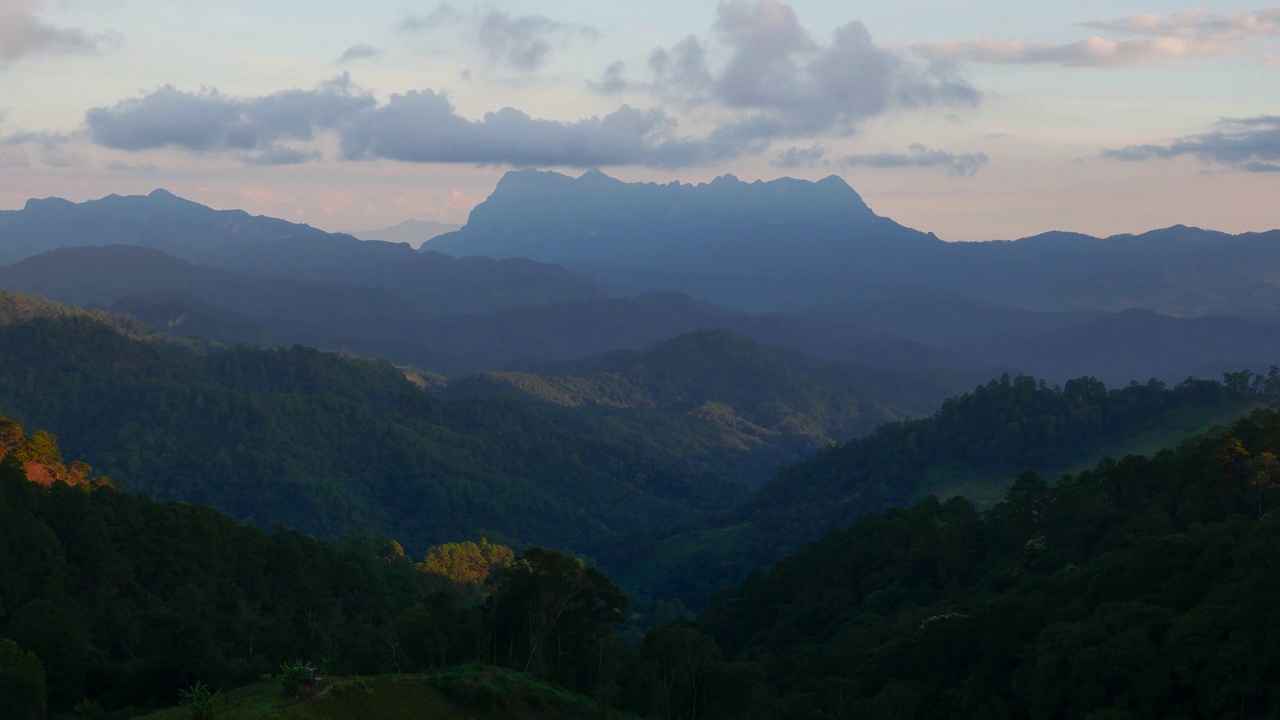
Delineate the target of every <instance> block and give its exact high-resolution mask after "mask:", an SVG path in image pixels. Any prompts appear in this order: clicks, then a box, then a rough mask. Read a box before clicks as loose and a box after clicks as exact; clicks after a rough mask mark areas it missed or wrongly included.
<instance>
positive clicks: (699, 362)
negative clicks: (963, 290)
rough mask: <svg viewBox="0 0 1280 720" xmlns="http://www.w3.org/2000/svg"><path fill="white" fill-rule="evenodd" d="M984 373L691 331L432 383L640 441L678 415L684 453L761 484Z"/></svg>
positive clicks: (918, 410)
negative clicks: (537, 406) (606, 427)
mask: <svg viewBox="0 0 1280 720" xmlns="http://www.w3.org/2000/svg"><path fill="white" fill-rule="evenodd" d="M988 377H990V374H989V373H988V372H987V371H977V370H941V369H925V368H874V367H868V366H864V365H855V364H851V363H837V362H828V361H821V360H815V359H812V358H809V357H806V356H804V355H801V354H799V353H797V352H795V351H791V350H786V349H783V348H776V347H767V346H765V345H762V344H760V343H758V342H756V341H754V340H751V339H750V338H747V337H744V336H742V335H738V334H736V333H732V332H729V331H727V330H699V331H695V332H691V333H686V334H684V335H680V336H679V337H676V338H674V339H672V340H667V341H664V342H661V343H658V344H656V345H652V346H650V347H648V348H646V349H644V350H638V351H616V352H613V353H607V354H604V355H600V356H596V357H592V358H587V359H586V360H581V361H568V362H562V363H557V364H554V365H550V366H545V367H543V368H541V369H539V370H538V372H536V373H535V372H485V373H480V374H479V375H474V376H471V377H467V378H463V379H461V380H458V381H452V382H450V383H449V385H448V387H447V388H445V389H444V390H443V392H445V393H447V394H449V395H454V396H467V397H491V396H508V397H519V398H523V399H529V400H536V401H539V402H544V403H548V404H552V405H558V406H563V407H573V408H583V412H584V413H587V412H589V411H595V412H593V413H591V414H592V415H594V416H599V417H600V418H601V422H609V423H612V424H615V425H617V426H619V429H620V431H625V432H626V434H627V436H628V437H631V438H633V442H636V443H638V444H649V443H653V444H661V443H663V442H664V441H663V440H662V439H660V438H654V439H650V438H651V437H652V436H653V435H655V431H656V430H658V429H661V428H664V427H666V426H669V425H672V424H679V425H681V426H684V427H687V428H688V429H687V430H686V433H688V435H689V436H691V437H690V439H691V440H693V441H691V442H686V443H684V444H683V447H684V450H683V455H684V457H685V458H686V459H689V460H696V461H699V462H702V460H701V456H703V455H710V456H711V459H710V461H709V462H711V463H712V464H713V465H714V466H716V467H720V468H723V469H725V470H726V471H727V472H729V473H730V474H731V476H732V477H735V478H737V479H741V480H743V481H745V482H747V483H748V484H752V485H760V484H762V483H764V482H765V481H767V480H768V479H769V478H771V477H772V476H773V475H774V473H775V472H776V471H777V468H778V466H779V465H780V464H788V463H792V462H796V461H798V460H800V459H802V458H804V457H807V456H808V455H809V454H811V453H812V452H813V451H815V450H817V449H818V448H820V447H824V446H826V445H829V444H831V443H835V442H843V441H845V440H848V439H849V438H851V437H857V436H860V435H865V434H866V433H868V432H870V431H872V430H873V429H875V428H876V427H877V426H878V425H880V424H882V423H885V422H891V421H896V420H901V419H903V418H906V417H922V416H926V415H928V414H930V413H932V412H933V411H934V410H936V409H937V407H938V406H939V405H940V404H941V403H942V401H943V400H944V399H945V398H948V397H951V396H954V395H955V394H956V393H958V392H961V391H963V390H965V389H967V388H971V387H973V385H974V384H975V383H977V382H982V381H984V380H986V379H987V378H988ZM659 416H660V417H659ZM704 438H705V439H704ZM717 457H723V460H719V461H717V459H716V458H717Z"/></svg>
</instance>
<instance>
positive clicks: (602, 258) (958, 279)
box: [431, 170, 1280, 319]
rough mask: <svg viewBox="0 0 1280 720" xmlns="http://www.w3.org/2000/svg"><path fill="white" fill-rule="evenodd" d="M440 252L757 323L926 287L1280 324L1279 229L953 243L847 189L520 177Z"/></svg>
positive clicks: (1020, 304)
mask: <svg viewBox="0 0 1280 720" xmlns="http://www.w3.org/2000/svg"><path fill="white" fill-rule="evenodd" d="M431 247H432V248H433V249H435V250H440V251H442V252H448V253H450V254H452V255H457V256H466V255H484V256H488V257H527V258H530V259H533V260H539V261H543V262H553V263H558V264H563V265H565V266H566V267H569V268H570V269H573V270H576V271H579V272H583V273H586V274H588V275H590V276H592V277H593V278H595V279H596V280H597V281H598V282H599V283H600V284H601V287H602V288H604V289H605V290H606V291H609V292H623V291H625V292H630V293H634V292H642V291H645V290H668V291H678V292H683V293H686V294H688V295H690V296H693V297H696V298H699V299H704V300H708V301H711V302H715V303H719V304H722V305H727V306H730V307H734V308H738V309H743V310H750V311H753V312H767V311H800V310H804V309H808V308H813V307H820V306H824V305H825V306H829V305H833V304H841V303H868V302H874V301H877V300H882V299H884V298H885V297H888V296H893V295H901V294H903V293H909V292H920V291H922V290H924V291H929V292H941V293H949V294H953V295H957V296H961V297H964V298H967V299H968V300H970V301H980V302H986V303H994V304H997V305H1004V306H1009V307H1012V308H1018V309H1026V310H1041V311H1089V310H1105V311H1109V312H1119V311H1123V310H1127V309H1131V308H1142V309H1148V310H1152V311H1155V312H1160V313H1164V314H1168V315H1173V316H1178V317H1185V316H1204V315H1214V314H1216V315H1236V316H1242V317H1246V318H1250V319H1267V318H1274V317H1280V271H1278V270H1276V269H1275V268H1277V267H1280V231H1271V232H1267V233H1245V234H1243V235H1236V236H1232V235H1226V234H1224V233H1217V232H1212V231H1207V230H1201V229H1198V228H1189V227H1185V226H1174V227H1170V228H1165V229H1162V230H1155V231H1152V232H1149V233H1143V234H1141V235H1117V236H1113V237H1109V238H1105V239H1102V238H1094V237H1089V236H1085V235H1080V234H1076V233H1061V232H1051V233H1045V234H1042V235H1038V236H1035V237H1029V238H1024V239H1021V240H1016V241H1000V242H972V243H945V242H942V241H941V240H939V239H937V238H936V237H934V236H933V235H932V234H926V233H922V232H919V231H916V230H912V229H910V228H906V227H903V226H901V225H899V224H897V223H895V222H893V221H892V220H890V219H888V218H884V217H880V216H878V215H876V214H875V213H874V212H873V211H872V210H871V209H870V208H868V206H867V205H866V203H865V202H863V200H862V199H861V198H860V197H859V196H858V194H857V193H856V192H855V191H854V190H853V189H852V188H850V187H849V186H848V185H847V184H845V183H844V181H842V180H840V179H839V178H836V177H830V178H827V179H825V180H821V181H819V182H816V183H815V182H807V181H801V180H794V179H790V178H781V179H778V180H774V181H771V182H759V181H757V182H753V183H745V182H741V181H739V180H737V179H735V178H733V177H732V176H723V177H720V178H717V179H716V180H715V181H713V182H711V183H707V184H703V185H682V184H679V183H672V184H669V185H655V184H652V183H650V184H640V183H623V182H620V181H617V180H614V179H611V178H608V177H606V176H604V175H603V174H601V173H599V172H596V171H593V172H589V173H587V174H585V175H583V176H582V177H579V178H576V179H575V178H570V177H566V176H564V175H559V174H556V173H549V172H537V171H532V170H522V171H515V172H511V173H508V174H507V175H506V176H505V177H503V179H502V180H501V181H500V182H499V183H498V185H497V187H496V188H495V190H494V192H493V194H492V195H491V196H490V197H489V198H488V199H487V200H486V201H485V202H483V203H481V204H480V205H478V206H477V207H476V208H475V209H474V210H473V211H472V213H471V217H470V218H469V219H468V221H467V224H466V225H465V226H464V227H463V228H461V229H460V230H458V231H456V232H453V233H449V234H446V235H442V236H440V237H439V238H436V239H435V240H433V241H432V244H431Z"/></svg>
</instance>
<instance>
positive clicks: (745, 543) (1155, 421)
mask: <svg viewBox="0 0 1280 720" xmlns="http://www.w3.org/2000/svg"><path fill="white" fill-rule="evenodd" d="M1257 381H1258V382H1257V383H1256V384H1254V385H1251V384H1250V382H1249V378H1248V377H1234V378H1233V379H1232V381H1231V383H1230V384H1222V383H1216V382H1212V381H1206V380H1192V379H1188V380H1186V381H1184V382H1182V383H1180V384H1178V385H1177V386H1174V387H1166V386H1165V385H1164V384H1163V383H1160V382H1158V381H1154V380H1153V381H1151V382H1149V383H1147V384H1145V385H1137V384H1134V385H1128V386H1125V387H1123V388H1118V389H1110V390H1108V389H1107V387H1106V386H1105V385H1104V384H1102V383H1101V382H1099V381H1097V380H1096V379H1093V378H1079V379H1075V380H1072V381H1069V382H1068V383H1066V385H1065V386H1064V387H1060V388H1055V387H1049V386H1047V385H1046V384H1045V383H1044V382H1043V381H1039V382H1037V381H1036V380H1034V379H1032V378H1029V377H1025V376H1023V377H1017V378H1010V377H1009V376H1007V375H1006V376H1003V377H1002V378H1001V379H999V380H992V381H991V382H989V383H987V384H985V385H980V386H978V387H977V388H975V389H974V390H973V391H972V392H969V393H966V394H965V395H961V396H959V397H955V398H952V399H949V400H947V401H946V402H944V403H943V404H942V407H941V408H940V409H939V410H938V411H937V412H935V413H934V414H933V415H932V416H930V417H927V418H923V419H918V420H907V421H905V422H900V423H890V424H885V425H882V426H880V427H879V428H877V429H876V431H875V432H874V433H871V434H869V435H866V436H863V437H859V438H855V439H852V440H850V441H848V442H846V443H843V444H841V445H836V446H831V447H828V448H825V449H823V450H821V451H819V452H817V453H815V454H814V455H813V456H811V457H809V458H808V459H806V460H804V461H802V462H799V463H796V464H794V465H791V466H788V467H785V468H782V469H781V470H780V471H779V472H778V474H777V475H776V476H775V477H774V478H773V479H771V480H770V481H769V482H768V483H766V484H765V485H764V487H763V488H761V490H760V491H759V492H757V493H755V494H753V495H752V496H750V497H749V498H748V499H747V500H746V501H745V502H744V503H743V504H742V505H740V506H738V507H737V508H735V509H733V510H731V511H728V512H725V513H723V514H720V515H718V516H715V517H711V518H707V519H705V520H703V521H701V522H700V524H699V525H698V526H695V527H689V528H685V529H682V530H681V531H680V532H678V533H675V534H673V535H671V536H668V537H665V538H654V537H640V538H624V539H620V540H619V541H618V542H617V543H616V544H615V545H613V546H612V547H611V550H610V551H608V552H605V553H603V554H601V555H600V557H601V559H602V561H603V562H604V564H605V566H606V567H608V568H609V569H610V572H611V573H612V574H613V575H614V576H615V577H617V578H618V579H619V582H620V583H621V584H622V585H624V586H625V587H629V588H634V589H641V588H643V589H644V590H645V591H646V592H647V593H648V594H650V595H652V596H654V597H671V596H674V597H679V598H681V599H682V600H684V601H685V602H686V603H687V604H689V605H691V606H698V605H700V604H701V603H703V602H705V601H706V599H707V598H708V597H710V595H711V593H712V592H714V591H715V590H716V589H717V588H718V587H719V586H720V585H721V584H723V583H731V582H738V581H739V580H741V578H742V577H744V576H745V575H746V573H748V572H749V571H751V570H752V569H755V568H759V567H764V566H766V565H768V564H769V563H771V562H773V561H774V560H777V559H778V558H779V557H780V556H781V555H783V554H785V553H788V552H792V551H794V550H796V549H798V548H800V547H801V546H803V545H804V543H806V542H809V541H812V540H816V539H818V538H820V537H822V536H823V535H825V534H826V533H827V532H829V531H831V530H834V529H838V528H844V527H847V526H848V525H850V524H852V523H853V522H855V521H856V520H858V519H859V518H860V517H862V516H863V515H865V514H867V513H871V512H882V511H884V510H887V509H888V508H892V507H901V506H904V505H908V504H910V503H912V502H914V501H915V500H917V499H919V498H921V497H925V496H928V495H936V496H938V497H942V498H947V497H951V496H953V495H957V494H961V495H964V496H965V497H967V498H969V500H970V501H971V502H973V503H975V504H977V505H979V507H981V506H983V505H989V504H992V503H994V502H995V501H997V500H998V499H999V498H1000V497H1001V496H1002V495H1003V493H1004V491H1005V489H1006V488H1007V487H1008V485H1009V483H1011V482H1013V480H1014V479H1015V478H1016V477H1017V475H1018V474H1019V473H1020V472H1023V471H1025V470H1034V471H1036V472H1040V473H1043V474H1045V475H1046V476H1050V477H1052V476H1055V475H1057V474H1060V473H1063V472H1068V471H1071V470H1072V469H1075V468H1077V467H1079V466H1080V465H1081V464H1082V463H1085V464H1088V463H1092V462H1095V461H1096V460H1098V459H1100V458H1103V457H1108V456H1116V457H1118V456H1123V455H1127V454H1130V453H1135V452H1154V451H1155V450H1158V449H1160V448H1162V447H1166V446H1169V445H1174V444H1176V443H1177V442H1179V441H1180V440H1181V439H1183V438H1185V437H1188V436H1190V435H1193V434H1195V433H1197V432H1202V431H1204V430H1206V429H1207V428H1209V427H1211V426H1213V425H1215V424H1221V423H1223V422H1232V421H1234V420H1235V419H1236V418H1237V417H1238V416H1239V415H1241V414H1242V413H1244V412H1246V411H1247V410H1248V409H1249V408H1251V407H1254V406H1256V405H1257V404H1258V403H1260V402H1274V401H1275V399H1276V398H1277V397H1280V370H1276V371H1273V372H1272V373H1271V374H1270V375H1269V376H1266V377H1261V378H1257Z"/></svg>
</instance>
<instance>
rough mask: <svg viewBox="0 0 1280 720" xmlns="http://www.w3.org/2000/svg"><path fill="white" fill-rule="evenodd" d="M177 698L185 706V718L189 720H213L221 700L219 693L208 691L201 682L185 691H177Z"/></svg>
mask: <svg viewBox="0 0 1280 720" xmlns="http://www.w3.org/2000/svg"><path fill="white" fill-rule="evenodd" d="M178 697H179V698H181V699H182V703H183V704H184V705H185V706H186V708H187V717H188V718H191V720H213V717H214V713H216V712H217V709H218V706H219V705H220V704H221V700H222V698H221V697H220V694H219V693H217V692H215V691H211V690H209V686H207V685H205V684H204V683H202V682H196V684H195V685H192V686H191V687H189V688H187V689H186V690H179V691H178Z"/></svg>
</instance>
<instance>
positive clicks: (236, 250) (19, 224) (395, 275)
mask: <svg viewBox="0 0 1280 720" xmlns="http://www.w3.org/2000/svg"><path fill="white" fill-rule="evenodd" d="M107 245H127V246H142V247H149V248H154V249H157V250H161V251H163V252H164V253H165V254H167V255H171V256H174V257H179V258H182V259H185V260H188V261H190V262H194V263H197V264H200V265H206V266H210V267H218V268H223V269H228V270H236V271H238V272H241V273H244V274H250V275H256V276H261V277H271V278H274V277H285V278H291V279H294V280H302V281H305V282H324V283H333V284H337V285H347V286H360V287H370V288H377V289H382V290H388V291H390V292H395V293H397V294H400V295H403V296H405V297H408V298H410V299H412V300H415V301H417V302H420V303H422V304H423V305H424V306H425V307H426V308H428V309H430V310H432V311H434V312H487V311H490V310H494V309H500V308H506V307H514V306H519V305H526V304H532V305H536V304H542V303H547V302H564V301H568V300H576V299H581V298H584V297H591V296H592V295H594V294H595V287H594V285H593V284H592V283H591V282H590V281H589V280H587V279H586V278H583V277H581V276H577V275H574V274H572V273H569V272H567V271H565V270H563V269H562V268H558V267H554V266H549V265H545V264H541V263H535V262H531V261H528V260H509V261H493V260H483V259H470V260H457V259H455V258H452V257H449V256H447V255H444V254H442V253H435V252H426V253H417V252H415V251H414V250H413V249H412V248H411V247H409V246H407V245H405V244H401V243H387V242H364V241H360V240H357V239H356V238H353V237H351V236H350V235H334V234H329V233H325V232H322V231H320V230H317V229H315V228H313V227H310V226H308V225H298V224H295V223H290V222H286V221H284V220H278V219H275V218H268V217H261V216H250V215H249V214H247V213H245V212H243V211H240V210H213V209H211V208H208V207H205V206H203V205H200V204H198V203H194V202H191V201H188V200H184V199H182V198H179V197H176V196H174V195H172V194H170V193H168V192H166V191H164V190H156V191H155V192H153V193H151V194H150V195H147V196H145V197H144V196H128V197H120V196H117V195H112V196H109V197H106V198H102V199H100V200H92V201H89V202H85V203H79V204H76V203H71V202H67V201H65V200H60V199H57V198H51V199H47V200H31V201H29V202H28V203H27V205H26V207H25V208H24V209H23V210H15V211H7V212H0V264H6V263H12V262H15V261H19V260H23V259H26V258H29V257H32V256H35V255H39V254H42V253H44V252H47V251H50V250H55V249H65V248H72V247H84V246H107ZM133 292H145V291H144V290H142V289H141V288H136V289H134V290H133Z"/></svg>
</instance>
